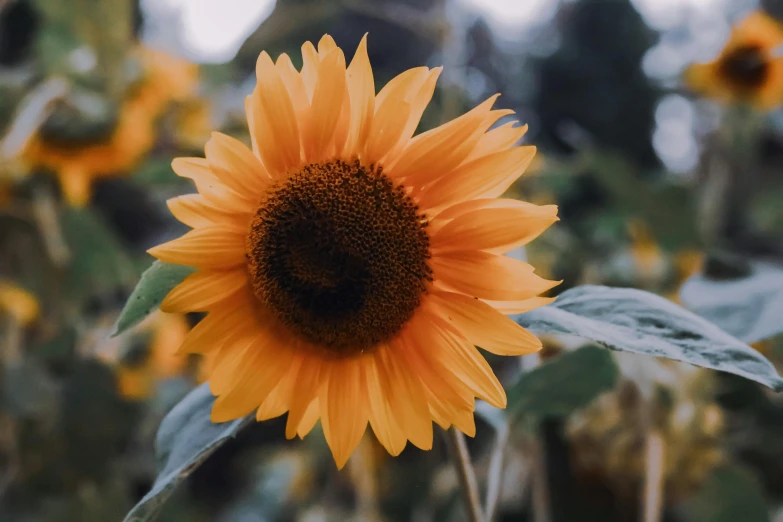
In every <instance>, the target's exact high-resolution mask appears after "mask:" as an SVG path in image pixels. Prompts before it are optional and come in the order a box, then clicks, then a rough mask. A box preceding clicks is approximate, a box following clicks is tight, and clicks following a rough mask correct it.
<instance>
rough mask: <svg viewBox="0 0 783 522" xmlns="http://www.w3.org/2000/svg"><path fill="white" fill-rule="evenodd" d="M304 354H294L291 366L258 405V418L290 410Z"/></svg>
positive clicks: (259, 419) (265, 417)
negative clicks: (289, 406)
mask: <svg viewBox="0 0 783 522" xmlns="http://www.w3.org/2000/svg"><path fill="white" fill-rule="evenodd" d="M302 360H303V355H302V354H294V359H293V361H291V367H290V368H289V370H288V371H287V372H286V374H285V375H284V376H283V378H282V379H280V382H279V383H278V384H277V386H275V388H274V389H273V390H272V391H271V392H269V395H267V397H266V399H264V402H262V403H261V406H259V407H258V411H257V412H256V420H257V421H259V422H261V421H265V420H269V419H274V418H275V417H280V416H281V415H283V414H284V413H285V412H287V411H288V405H289V404H290V403H291V394H292V393H295V391H296V374H297V373H299V368H301V366H302Z"/></svg>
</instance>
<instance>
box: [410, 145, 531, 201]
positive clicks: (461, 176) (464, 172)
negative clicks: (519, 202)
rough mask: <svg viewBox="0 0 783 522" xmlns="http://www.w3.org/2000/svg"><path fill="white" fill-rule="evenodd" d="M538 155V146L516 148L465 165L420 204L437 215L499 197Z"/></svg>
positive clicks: (441, 180) (427, 191)
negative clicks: (455, 206)
mask: <svg viewBox="0 0 783 522" xmlns="http://www.w3.org/2000/svg"><path fill="white" fill-rule="evenodd" d="M535 154H536V148H535V147H532V146H527V147H515V148H513V149H509V150H506V151H502V152H497V153H495V154H490V155H489V156H484V157H482V158H478V159H476V160H473V161H471V162H470V163H465V164H463V165H462V166H460V167H458V168H457V169H456V170H455V171H453V172H452V173H451V174H450V175H448V176H446V177H443V178H441V179H439V180H438V181H436V182H435V183H434V184H433V185H432V186H431V187H429V188H428V189H427V190H426V191H425V192H424V193H422V195H421V196H420V198H419V203H420V204H421V206H422V207H423V208H427V209H431V212H433V213H437V211H438V210H441V209H443V208H445V207H447V206H450V205H453V204H455V203H459V202H461V201H467V200H469V199H479V198H494V197H498V196H500V195H501V194H503V193H504V192H505V191H506V190H507V189H508V187H510V186H511V184H512V183H514V181H516V180H517V178H519V176H521V175H522V173H523V172H525V169H526V168H527V167H528V165H530V162H531V161H533V157H534V156H535Z"/></svg>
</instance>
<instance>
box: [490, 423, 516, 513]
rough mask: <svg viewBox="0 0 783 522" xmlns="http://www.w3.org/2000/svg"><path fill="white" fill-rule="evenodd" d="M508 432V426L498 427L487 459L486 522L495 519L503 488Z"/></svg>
mask: <svg viewBox="0 0 783 522" xmlns="http://www.w3.org/2000/svg"><path fill="white" fill-rule="evenodd" d="M509 431H510V430H509V427H508V424H503V425H502V426H498V431H497V438H496V439H495V446H494V447H493V448H492V455H491V456H490V459H489V469H488V470H487V497H486V500H485V501H484V511H485V512H486V519H487V522H492V520H493V519H494V518H495V511H496V510H497V506H498V501H499V500H500V493H501V490H502V488H503V456H504V455H505V453H506V444H507V443H508V436H509Z"/></svg>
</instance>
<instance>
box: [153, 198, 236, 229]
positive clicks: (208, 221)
mask: <svg viewBox="0 0 783 522" xmlns="http://www.w3.org/2000/svg"><path fill="white" fill-rule="evenodd" d="M166 205H168V207H169V210H170V211H171V213H172V214H173V215H174V217H175V218H177V219H178V220H179V221H181V222H182V223H184V224H186V225H187V226H189V227H191V228H197V227H205V226H210V225H218V224H221V223H225V222H226V221H232V222H233V223H235V224H236V226H237V227H242V226H247V223H249V222H250V218H251V216H252V214H250V213H249V212H247V213H244V214H232V213H229V212H228V211H226V210H222V209H220V208H218V207H217V206H215V205H214V204H212V203H210V202H209V201H208V200H207V199H206V198H205V197H204V196H202V195H201V194H185V195H184V196H177V197H175V198H171V199H169V200H167V201H166Z"/></svg>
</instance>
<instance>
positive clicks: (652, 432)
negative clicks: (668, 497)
mask: <svg viewBox="0 0 783 522" xmlns="http://www.w3.org/2000/svg"><path fill="white" fill-rule="evenodd" d="M646 446H647V447H646V450H645V472H644V497H643V499H642V521H643V522H660V520H661V513H662V510H663V460H664V458H665V456H666V455H665V451H666V447H665V443H664V439H663V436H662V435H661V432H660V431H659V430H657V429H656V428H655V427H653V426H650V428H649V430H648V432H647V444H646Z"/></svg>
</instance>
